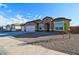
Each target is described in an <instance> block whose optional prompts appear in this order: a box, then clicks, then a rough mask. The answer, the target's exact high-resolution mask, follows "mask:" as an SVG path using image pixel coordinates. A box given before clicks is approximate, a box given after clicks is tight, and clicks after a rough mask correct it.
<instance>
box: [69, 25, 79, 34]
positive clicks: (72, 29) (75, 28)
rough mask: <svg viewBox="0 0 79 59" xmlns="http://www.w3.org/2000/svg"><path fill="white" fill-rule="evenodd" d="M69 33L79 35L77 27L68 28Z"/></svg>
mask: <svg viewBox="0 0 79 59" xmlns="http://www.w3.org/2000/svg"><path fill="white" fill-rule="evenodd" d="M70 31H71V33H79V26H70Z"/></svg>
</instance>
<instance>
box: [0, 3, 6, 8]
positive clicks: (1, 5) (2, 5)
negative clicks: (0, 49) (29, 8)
mask: <svg viewBox="0 0 79 59" xmlns="http://www.w3.org/2000/svg"><path fill="white" fill-rule="evenodd" d="M0 7H4V8H7V7H8V6H7V5H6V4H2V3H0Z"/></svg>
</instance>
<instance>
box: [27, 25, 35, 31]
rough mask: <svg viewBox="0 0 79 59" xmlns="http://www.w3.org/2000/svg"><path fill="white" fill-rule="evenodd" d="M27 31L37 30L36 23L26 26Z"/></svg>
mask: <svg viewBox="0 0 79 59" xmlns="http://www.w3.org/2000/svg"><path fill="white" fill-rule="evenodd" d="M26 32H35V26H34V25H29V26H26Z"/></svg>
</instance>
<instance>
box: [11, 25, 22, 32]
mask: <svg viewBox="0 0 79 59" xmlns="http://www.w3.org/2000/svg"><path fill="white" fill-rule="evenodd" d="M11 31H21V25H20V24H11Z"/></svg>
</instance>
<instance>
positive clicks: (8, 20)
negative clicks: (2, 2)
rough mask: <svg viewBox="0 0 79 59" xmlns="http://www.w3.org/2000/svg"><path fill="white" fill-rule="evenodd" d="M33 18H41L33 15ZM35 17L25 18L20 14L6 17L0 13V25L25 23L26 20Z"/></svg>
mask: <svg viewBox="0 0 79 59" xmlns="http://www.w3.org/2000/svg"><path fill="white" fill-rule="evenodd" d="M34 18H35V19H39V18H41V16H39V15H38V16H34ZM35 19H28V18H25V17H24V16H23V15H21V14H17V15H15V17H12V18H7V17H5V16H3V15H0V26H4V25H7V24H14V23H26V22H27V21H31V20H35Z"/></svg>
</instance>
